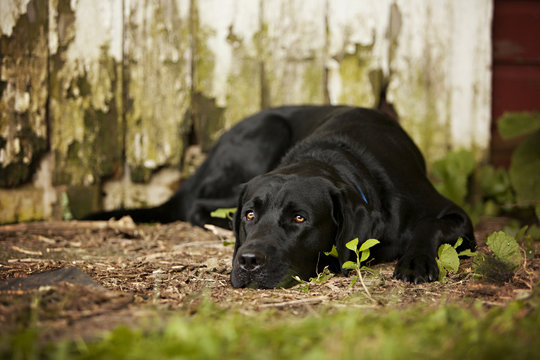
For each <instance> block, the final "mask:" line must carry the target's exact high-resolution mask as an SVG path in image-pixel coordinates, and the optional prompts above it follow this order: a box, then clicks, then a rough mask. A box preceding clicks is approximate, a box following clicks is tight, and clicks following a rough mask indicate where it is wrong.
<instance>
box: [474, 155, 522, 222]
mask: <svg viewBox="0 0 540 360" xmlns="http://www.w3.org/2000/svg"><path fill="white" fill-rule="evenodd" d="M478 181H479V183H480V189H481V190H482V195H483V197H484V199H486V200H487V201H493V202H494V203H495V205H498V206H501V205H510V204H513V203H515V201H516V197H515V195H514V191H513V189H512V184H511V182H510V176H509V175H508V172H506V171H505V170H504V169H501V168H499V169H495V168H494V167H493V166H490V165H487V166H484V167H482V168H480V169H479V170H478ZM493 215H496V214H493Z"/></svg>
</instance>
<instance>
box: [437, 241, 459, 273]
mask: <svg viewBox="0 0 540 360" xmlns="http://www.w3.org/2000/svg"><path fill="white" fill-rule="evenodd" d="M439 261H440V262H441V265H442V266H443V267H444V268H445V269H447V270H452V271H457V270H458V269H459V257H458V254H457V252H456V249H454V247H453V246H452V245H450V244H442V245H441V246H440V247H439Z"/></svg>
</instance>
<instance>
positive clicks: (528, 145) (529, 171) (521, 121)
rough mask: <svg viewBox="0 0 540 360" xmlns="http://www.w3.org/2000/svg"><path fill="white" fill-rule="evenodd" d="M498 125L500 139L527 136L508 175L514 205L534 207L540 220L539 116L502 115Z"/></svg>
mask: <svg viewBox="0 0 540 360" xmlns="http://www.w3.org/2000/svg"><path fill="white" fill-rule="evenodd" d="M497 125H498V129H499V133H500V134H501V136H502V137H503V139H511V138H513V137H516V136H526V138H525V139H524V140H523V141H522V142H521V143H520V145H519V146H518V147H517V148H516V150H515V151H514V153H513V154H512V160H511V164H510V169H509V170H508V173H509V175H510V181H511V183H512V186H513V188H514V190H515V192H516V200H517V204H518V205H521V206H533V207H534V209H535V212H536V217H537V219H540V172H539V171H538V169H539V168H540V112H522V113H505V114H504V115H503V116H502V117H501V118H499V120H498V121H497Z"/></svg>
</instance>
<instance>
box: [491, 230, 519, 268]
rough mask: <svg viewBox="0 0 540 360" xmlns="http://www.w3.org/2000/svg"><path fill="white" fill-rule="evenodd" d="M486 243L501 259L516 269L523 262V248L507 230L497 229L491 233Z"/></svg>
mask: <svg viewBox="0 0 540 360" xmlns="http://www.w3.org/2000/svg"><path fill="white" fill-rule="evenodd" d="M519 236H521V235H519ZM486 244H487V246H488V247H489V249H490V250H491V251H493V253H494V254H495V256H496V257H497V258H499V260H501V261H503V262H505V263H508V264H509V265H510V266H511V267H512V268H514V269H517V268H518V267H519V266H520V265H521V263H522V262H523V256H522V254H521V249H520V247H519V245H518V243H517V241H516V239H514V237H513V236H510V235H508V234H506V233H505V232H502V231H497V232H494V233H493V234H491V235H489V236H488V238H487V240H486Z"/></svg>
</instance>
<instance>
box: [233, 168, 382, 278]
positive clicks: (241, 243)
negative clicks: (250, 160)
mask: <svg viewBox="0 0 540 360" xmlns="http://www.w3.org/2000/svg"><path fill="white" fill-rule="evenodd" d="M372 213H373V212H372V211H371V209H370V207H369V206H368V205H367V204H366V202H365V200H363V198H362V196H361V195H360V194H359V193H358V190H356V189H354V188H352V187H350V186H337V185H336V184H335V183H334V182H332V181H331V180H329V179H327V178H325V177H322V176H311V175H310V176H305V175H301V174H300V175H299V174H282V173H270V174H267V175H262V176H258V177H256V178H254V179H253V180H251V181H250V182H249V183H247V184H246V186H245V188H244V190H243V191H242V194H241V196H240V198H239V204H238V209H237V211H236V214H235V217H234V232H235V235H236V245H235V249H234V255H233V269H232V274H231V282H232V285H233V286H234V287H237V288H239V287H254V288H274V287H289V286H292V285H294V284H295V281H294V279H293V276H299V277H300V278H302V279H304V280H308V279H309V277H311V276H314V275H315V274H316V271H317V269H319V270H320V269H321V268H322V266H324V265H331V266H334V270H337V269H336V268H337V266H339V269H341V264H343V263H344V262H345V261H347V260H351V259H353V256H354V254H353V252H352V251H350V250H348V249H346V247H345V244H346V243H347V242H348V241H349V240H352V239H353V238H355V237H360V238H364V240H365V239H367V238H368V236H369V234H370V233H371V232H372V229H373V214H372ZM334 245H335V246H336V249H337V250H338V254H339V257H338V260H336V259H335V258H331V257H329V256H326V255H325V254H324V252H329V251H330V250H331V249H332V246H334ZM338 262H339V264H338Z"/></svg>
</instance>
